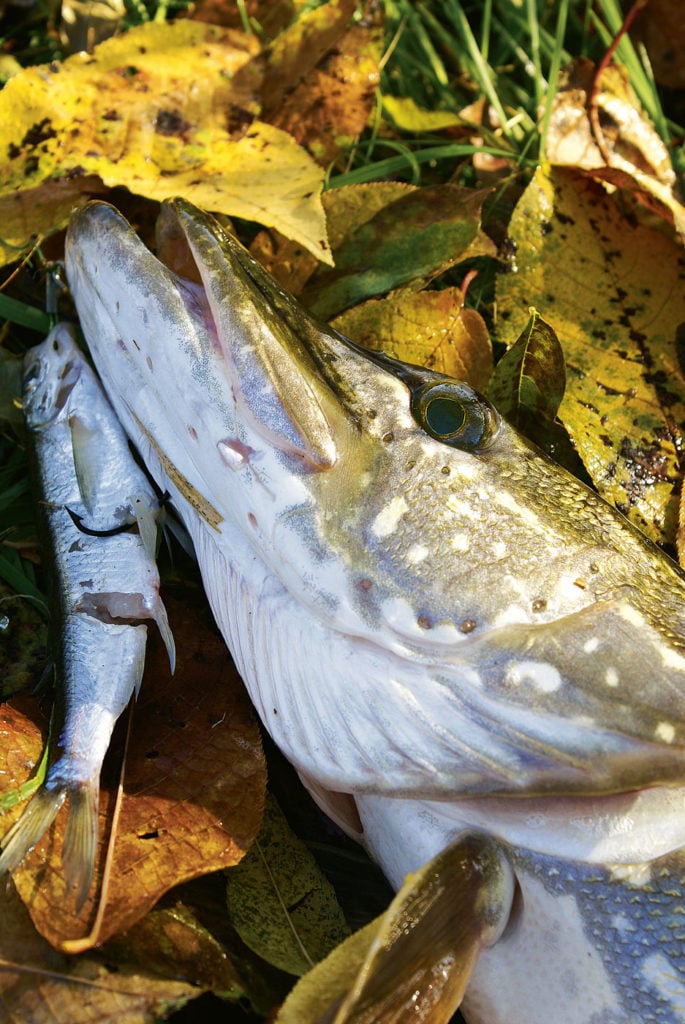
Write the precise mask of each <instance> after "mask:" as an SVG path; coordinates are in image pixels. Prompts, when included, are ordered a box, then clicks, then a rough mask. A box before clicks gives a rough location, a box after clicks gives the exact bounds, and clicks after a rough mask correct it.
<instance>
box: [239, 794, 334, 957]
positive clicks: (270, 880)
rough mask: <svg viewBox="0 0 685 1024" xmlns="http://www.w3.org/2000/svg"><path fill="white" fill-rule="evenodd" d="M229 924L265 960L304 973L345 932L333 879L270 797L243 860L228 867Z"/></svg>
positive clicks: (332, 946) (324, 954) (327, 951)
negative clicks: (326, 875)
mask: <svg viewBox="0 0 685 1024" xmlns="http://www.w3.org/2000/svg"><path fill="white" fill-rule="evenodd" d="M226 879H227V884H226V900H227V904H228V912H229V916H230V918H231V923H232V924H233V926H234V928H235V929H236V931H237V932H238V934H239V935H240V937H241V939H242V940H243V942H244V943H245V945H246V946H248V947H249V948H250V949H252V950H253V951H254V952H255V953H257V954H258V955H259V956H261V957H262V959H264V960H266V961H267V962H268V963H271V964H273V965H274V966H276V967H278V968H280V969H281V970H283V971H287V972H288V973H289V974H295V975H298V976H299V975H301V974H305V973H306V972H307V971H308V970H309V969H310V968H311V967H312V966H313V965H314V964H315V963H316V962H317V961H318V960H321V959H322V958H323V957H324V956H326V955H327V953H329V952H330V951H331V950H332V949H333V948H334V947H335V946H336V945H337V944H338V943H339V942H341V941H342V940H343V939H344V938H345V936H346V935H347V934H348V932H349V929H348V927H347V924H346V922H345V919H344V917H343V913H342V910H341V909H340V906H339V904H338V901H337V899H336V897H335V892H334V890H333V887H332V886H331V884H330V883H329V882H328V881H327V879H326V878H325V877H324V875H323V874H322V872H321V870H320V869H319V867H318V865H317V863H316V861H315V860H314V858H313V857H312V855H311V854H310V853H309V851H308V850H307V848H306V846H305V845H304V844H303V843H302V842H301V841H300V840H299V839H298V838H297V836H295V835H294V833H293V832H292V831H291V829H290V827H289V825H288V823H287V821H286V820H285V817H284V815H283V813H282V812H281V810H280V809H279V807H278V805H277V804H276V802H275V801H274V800H273V798H269V799H268V800H267V804H266V808H265V812H264V821H263V824H262V828H261V831H260V833H259V835H258V836H257V839H256V840H255V842H254V844H253V845H252V847H251V848H250V850H249V851H248V852H247V854H246V855H245V857H244V858H243V859H242V861H241V862H240V863H239V864H237V865H236V866H235V867H234V868H231V869H230V870H228V871H227V872H226Z"/></svg>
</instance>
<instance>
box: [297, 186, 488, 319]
mask: <svg viewBox="0 0 685 1024" xmlns="http://www.w3.org/2000/svg"><path fill="white" fill-rule="evenodd" d="M486 194H487V193H486V192H474V191H473V190H472V189H462V188H459V187H457V186H456V185H435V186H432V187H428V188H418V189H414V190H413V191H410V192H407V193H406V194H404V195H403V196H401V197H400V198H399V199H396V200H395V201H394V202H392V203H390V204H389V205H387V206H384V207H383V209H381V210H379V212H378V213H376V214H375V216H373V217H372V218H371V219H370V220H368V221H366V223H364V224H362V225H361V227H359V228H358V229H357V230H356V231H354V232H352V233H351V234H350V235H348V236H347V237H346V238H345V239H344V240H343V242H342V244H341V245H340V247H339V248H338V249H336V250H335V253H334V255H335V269H333V270H323V271H322V272H321V273H319V274H317V276H316V277H315V278H314V280H313V281H312V282H311V283H310V284H309V285H307V287H306V288H305V290H304V292H303V293H302V301H303V303H304V304H305V305H306V306H308V307H309V309H311V311H312V312H313V313H314V314H315V315H316V316H320V317H321V318H322V319H330V318H331V317H332V316H334V315H335V314H336V313H340V312H342V310H344V309H349V307H350V306H356V305H357V304H358V303H360V302H363V301H364V300H365V299H369V298H372V297H373V296H376V295H382V294H384V293H386V292H388V291H390V290H391V289H393V288H398V287H400V286H401V285H403V284H408V283H409V282H410V281H417V280H420V279H425V278H429V279H430V278H432V277H435V276H436V275H437V274H440V273H442V272H443V271H444V270H447V269H448V268H449V267H451V266H454V264H455V263H459V262H460V261H461V260H464V259H466V258H467V257H473V256H482V255H486V256H492V255H494V247H493V244H492V242H491V241H490V240H489V239H488V238H487V237H486V235H484V234H483V233H482V232H481V230H480V211H481V207H482V204H483V200H484V198H485V196H486Z"/></svg>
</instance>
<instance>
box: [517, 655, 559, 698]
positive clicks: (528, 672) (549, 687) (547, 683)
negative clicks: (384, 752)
mask: <svg viewBox="0 0 685 1024" xmlns="http://www.w3.org/2000/svg"><path fill="white" fill-rule="evenodd" d="M505 681H506V682H507V683H509V684H510V685H511V686H520V684H521V683H531V684H532V685H533V686H534V687H536V689H538V690H541V691H542V692H543V693H553V692H554V691H555V690H558V689H559V687H560V686H561V683H562V679H561V675H560V674H559V670H558V669H557V668H555V666H554V665H551V664H550V663H549V662H548V661H513V662H510V664H509V666H508V668H507V671H506V675H505Z"/></svg>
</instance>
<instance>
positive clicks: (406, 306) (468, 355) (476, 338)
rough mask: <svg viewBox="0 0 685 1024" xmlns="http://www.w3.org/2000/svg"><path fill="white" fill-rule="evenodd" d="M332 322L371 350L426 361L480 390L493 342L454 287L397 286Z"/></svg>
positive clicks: (489, 367) (487, 374) (409, 360)
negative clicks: (412, 288) (397, 288)
mask: <svg viewBox="0 0 685 1024" xmlns="http://www.w3.org/2000/svg"><path fill="white" fill-rule="evenodd" d="M333 326H334V327H335V328H336V329H337V330H338V331H341V332H342V334H345V335H347V336H348V337H349V338H352V339H353V340H354V341H356V342H358V344H360V345H364V346H366V348H370V349H371V350H372V351H380V352H385V353H387V354H388V355H390V356H394V357H395V358H396V359H401V360H403V361H404V362H407V363H416V364H418V365H420V366H427V367H428V368H429V369H431V370H435V371H436V372H437V373H446V374H447V375H448V376H450V377H456V378H457V379H458V380H465V381H468V383H469V384H471V385H472V386H473V387H475V388H477V389H478V390H480V391H484V390H485V388H486V387H487V383H488V380H489V379H490V374H491V373H492V346H491V345H490V338H489V335H488V331H487V328H486V326H485V323H484V322H483V318H482V317H481V316H480V314H479V313H477V312H476V310H474V309H467V308H466V307H465V306H464V305H463V296H462V294H461V292H460V291H459V289H458V288H444V289H442V290H441V291H424V292H415V291H411V290H410V289H400V290H399V291H396V292H392V293H391V294H390V295H389V296H388V297H387V298H385V299H370V300H369V301H368V302H364V303H362V304H361V305H359V306H355V307H354V309H351V310H348V311H347V312H346V313H343V314H342V315H341V316H339V317H336V319H335V320H334V321H333Z"/></svg>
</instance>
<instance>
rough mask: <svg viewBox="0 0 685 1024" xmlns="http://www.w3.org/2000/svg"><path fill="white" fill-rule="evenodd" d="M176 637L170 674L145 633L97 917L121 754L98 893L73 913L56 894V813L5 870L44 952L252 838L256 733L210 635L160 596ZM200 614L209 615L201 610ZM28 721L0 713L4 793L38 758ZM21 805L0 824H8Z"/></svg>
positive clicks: (104, 831)
mask: <svg viewBox="0 0 685 1024" xmlns="http://www.w3.org/2000/svg"><path fill="white" fill-rule="evenodd" d="M165 603H166V604H167V609H168V611H169V618H170V622H171V626H172V630H173V632H174V635H175V639H176V648H177V667H176V673H175V675H174V676H173V677H170V676H169V671H168V664H165V662H166V654H165V651H164V646H163V644H162V642H161V638H160V637H159V636H157V635H156V634H155V633H152V634H151V637H150V640H149V642H148V656H147V664H146V672H145V676H144V678H143V684H142V687H141V694H140V697H139V699H138V702H137V703H136V705H135V709H134V722H133V729H132V735H131V738H130V742H129V746H128V753H127V757H126V765H125V779H124V785H125V791H124V795H123V798H122V804H121V812H120V815H119V824H118V827H117V831H116V833H115V835H114V855H113V861H112V865H111V873H110V876H109V880H108V884H107V888H106V892H105V893H104V899H105V901H106V902H105V905H104V910H105V913H104V917H103V919H102V921H101V922H99V923H98V924H97V926H96V927H95V929H94V930H93V929H92V924H93V916H94V913H95V910H96V904H97V903H98V900H99V899H100V898H101V894H100V885H101V882H102V871H103V866H104V860H105V856H106V853H107V845H108V839H109V834H110V829H111V825H112V812H113V802H114V798H115V794H116V782H117V778H118V770H117V769H118V766H119V764H120V763H121V757H122V753H123V752H122V750H121V749H118V750H117V745H116V743H114V744H113V746H112V749H111V750H110V754H111V755H112V756H111V757H110V759H109V762H108V763H109V764H110V765H113V767H114V777H113V778H112V777H108V776H107V774H106V773H107V762H106V766H105V770H104V773H103V785H102V789H101V799H100V819H99V838H100V847H99V851H98V858H97V862H96V874H97V886H96V887H94V889H93V891H92V892H91V895H90V897H89V899H88V901H87V902H86V905H85V906H84V908H83V910H82V912H81V913H80V914H79V916H78V917H77V916H75V912H74V899H73V896H70V895H69V894H68V893H67V891H66V885H65V882H64V877H63V872H62V862H61V847H62V839H63V834H64V826H65V821H66V814H65V812H64V811H63V812H62V813H61V814H60V815H59V816H58V818H57V820H56V822H55V824H54V826H53V828H52V829H51V830H50V832H49V834H48V835H47V836H45V837H44V838H43V840H42V841H41V842H40V843H39V844H38V845H37V846H36V848H35V849H34V850H33V851H32V853H31V854H29V856H28V857H27V858H26V860H25V861H24V863H23V864H22V865H21V866H20V867H19V868H18V869H17V871H16V872H15V874H14V880H15V884H16V887H17V890H18V891H19V893H20V895H21V897H22V899H23V900H24V902H25V903H26V905H27V907H28V909H29V912H30V914H31V917H32V919H33V921H34V924H35V926H36V928H37V929H38V931H39V932H40V933H41V934H42V935H44V936H45V937H46V938H47V939H48V940H49V941H50V942H51V943H52V944H53V945H54V946H56V947H58V948H63V949H66V950H68V951H69V952H77V951H81V950H83V949H88V948H91V947H92V946H94V945H96V944H99V943H102V942H104V941H105V940H106V939H107V938H108V937H109V936H111V935H113V934H115V933H117V932H120V931H124V930H125V929H127V928H130V927H131V926H132V925H133V924H134V923H135V921H137V920H139V919H140V918H141V917H142V916H143V915H144V914H145V913H146V912H147V911H148V910H149V909H150V907H152V906H153V905H154V903H156V901H157V900H158V899H159V897H160V896H161V895H162V894H163V893H165V892H166V891H167V890H168V889H170V888H171V887H172V886H174V885H178V884H179V883H180V882H183V881H186V880H188V879H191V878H195V877H197V876H199V875H202V874H206V873H207V872H210V871H217V870H219V869H220V868H224V867H227V866H228V865H229V864H235V863H236V862H237V861H238V860H240V858H241V857H242V856H243V854H244V853H245V851H246V850H247V849H248V847H249V846H250V844H251V842H252V840H253V839H254V836H255V835H256V833H257V830H258V828H259V825H260V822H261V814H262V807H263V800H264V789H265V784H266V771H265V764H264V758H263V754H262V750H261V742H260V738H259V730H258V727H257V724H256V721H255V719H254V713H253V711H252V707H251V705H250V703H249V701H248V698H247V695H246V693H245V690H244V688H243V685H242V682H241V680H240V678H239V676H238V675H237V673H236V671H235V669H234V668H233V665H232V663H231V661H230V658H229V656H228V653H227V651H226V648H225V646H224V644H223V641H222V639H221V637H220V636H219V634H218V633H217V632H216V630H215V629H214V628H213V627H211V626H210V625H209V624H208V621H207V619H205V620H203V618H202V616H201V615H200V613H199V612H193V611H192V610H188V609H187V608H186V610H185V611H181V609H180V606H178V605H177V604H176V603H175V602H173V601H170V600H169V598H168V597H166V598H165ZM205 614H206V615H207V616H208V613H205ZM31 717H32V716H31V715H29V714H23V715H22V714H20V713H19V709H14V708H9V707H6V708H4V709H3V719H4V723H5V729H4V731H5V734H6V735H5V743H4V744H3V751H4V753H3V765H2V767H3V770H4V776H3V778H4V779H5V780H6V784H7V789H9V790H14V789H15V788H16V787H17V786H18V785H19V784H20V783H21V782H23V781H24V779H25V778H26V776H27V774H28V773H29V771H30V767H31V765H32V764H33V763H35V762H36V761H37V760H38V759H39V758H40V754H41V750H42V746H43V736H42V735H41V731H40V729H39V728H38V726H37V725H34V724H33V722H32V721H31ZM21 810H22V807H17V808H13V809H12V811H10V812H8V813H7V815H5V816H3V818H2V826H3V831H5V830H6V829H7V828H9V826H10V824H11V823H12V821H13V820H14V819H15V818H16V817H17V816H18V814H19V813H20V811H21Z"/></svg>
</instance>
